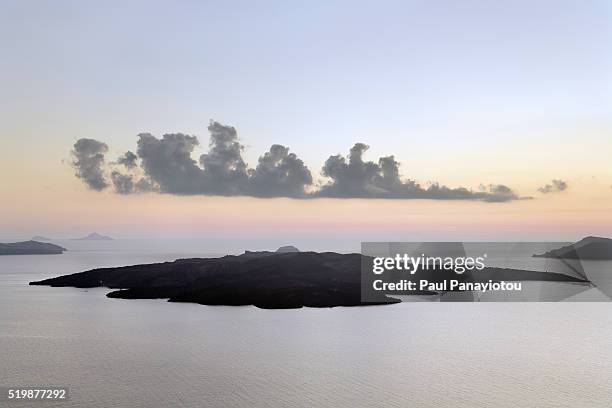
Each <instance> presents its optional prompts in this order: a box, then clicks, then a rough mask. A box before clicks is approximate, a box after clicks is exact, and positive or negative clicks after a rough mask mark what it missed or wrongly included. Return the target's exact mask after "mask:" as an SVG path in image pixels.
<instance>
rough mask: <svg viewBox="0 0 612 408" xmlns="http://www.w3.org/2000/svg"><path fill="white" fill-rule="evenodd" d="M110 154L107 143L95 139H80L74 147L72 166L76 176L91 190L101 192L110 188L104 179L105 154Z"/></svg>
mask: <svg viewBox="0 0 612 408" xmlns="http://www.w3.org/2000/svg"><path fill="white" fill-rule="evenodd" d="M106 152H108V146H107V145H106V143H102V142H99V141H97V140H94V139H79V140H77V142H76V143H75V144H74V146H73V150H72V152H71V153H72V157H73V161H72V166H73V167H74V168H75V170H76V173H75V175H76V176H77V177H78V178H80V179H81V180H83V182H84V183H85V184H87V186H88V187H89V188H91V189H94V190H97V191H101V190H104V189H105V188H106V187H108V182H107V181H106V179H105V177H104V171H103V166H104V154H105V153H106Z"/></svg>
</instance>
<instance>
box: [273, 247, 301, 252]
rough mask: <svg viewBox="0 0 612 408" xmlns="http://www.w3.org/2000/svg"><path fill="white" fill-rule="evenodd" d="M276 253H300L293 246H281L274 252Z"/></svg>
mask: <svg viewBox="0 0 612 408" xmlns="http://www.w3.org/2000/svg"><path fill="white" fill-rule="evenodd" d="M276 252H277V253H281V252H300V250H299V249H297V248H296V247H294V246H293V245H286V246H282V247H280V248H278V249H277V250H276Z"/></svg>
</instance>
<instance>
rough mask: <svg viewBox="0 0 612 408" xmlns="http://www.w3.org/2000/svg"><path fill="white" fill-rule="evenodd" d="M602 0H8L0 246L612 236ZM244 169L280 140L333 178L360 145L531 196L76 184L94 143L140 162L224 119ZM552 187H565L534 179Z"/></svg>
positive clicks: (0, 74)
mask: <svg viewBox="0 0 612 408" xmlns="http://www.w3.org/2000/svg"><path fill="white" fill-rule="evenodd" d="M611 47H612V3H610V2H608V1H584V2H577V1H537V2H533V1H505V2H491V1H461V2H458V1H370V2H358V1H346V2H342V1H321V2H318V1H312V2H297V1H296V2H293V1H291V2H281V1H264V2H249V1H244V2H240V1H218V2H217V1H209V2H206V1H197V2H196V1H194V2H188V1H168V2H152V1H147V2H144V1H143V2H137V1H129V2H89V1H83V2H81V1H71V2H68V1H47V2H45V1H7V0H5V1H2V2H1V3H0V53H1V54H0V55H1V57H0V214H1V216H0V240H2V239H7V240H8V239H13V238H18V237H22V238H27V237H29V236H32V235H36V234H40V235H47V236H57V237H69V236H74V235H79V234H82V233H86V232H91V231H94V230H95V231H99V232H101V233H106V234H110V235H114V236H117V237H126V238H138V237H155V236H172V237H199V236H204V235H211V234H213V235H218V236H232V235H235V234H240V235H241V236H247V237H253V239H257V237H261V236H279V237H282V239H283V240H284V241H293V242H300V240H301V239H306V238H305V237H307V239H309V240H322V242H324V241H325V240H326V239H329V240H332V239H335V240H344V241H351V242H353V241H354V242H360V241H364V240H374V239H377V240H425V239H462V240H481V239H485V240H493V239H495V240H506V239H509V238H511V239H538V240H540V239H543V240H572V239H577V238H580V237H582V236H584V235H603V236H611V235H612V211H611V209H612V189H611V188H610V186H611V185H612V165H611V164H610V163H611V161H610V157H611V154H612V52H610V50H611V49H612V48H611ZM211 119H214V120H216V121H219V122H221V123H223V124H226V125H231V126H234V127H235V128H236V129H237V131H238V135H239V137H240V141H241V142H242V143H243V144H244V145H245V146H246V150H245V151H244V153H243V155H244V157H245V160H246V161H247V162H248V163H249V165H251V166H254V165H256V164H257V159H258V157H259V156H260V155H261V154H263V153H264V152H265V151H267V150H268V149H269V148H270V145H272V144H275V143H278V144H282V145H285V146H288V147H289V148H290V149H291V151H292V152H295V153H296V154H297V155H298V156H299V158H301V159H302V160H303V161H304V163H305V164H306V165H307V166H308V168H309V169H310V170H311V171H312V173H313V175H314V176H315V177H316V178H317V179H321V180H322V181H324V178H323V177H322V176H321V175H320V170H321V167H322V166H323V163H324V162H325V160H326V159H327V158H328V157H329V156H330V155H334V154H338V153H341V154H343V155H346V154H347V153H348V150H349V149H350V147H351V146H353V144H354V143H356V142H363V143H366V144H368V145H369V146H370V150H368V151H367V153H366V158H367V159H370V160H374V161H376V160H377V159H378V157H380V156H386V155H394V156H395V158H396V159H397V160H398V161H399V162H400V163H401V167H400V173H401V174H402V175H403V176H404V177H407V178H410V179H415V180H418V181H420V182H422V183H427V182H428V181H437V182H439V183H442V184H444V185H447V186H450V187H459V186H463V187H466V188H470V189H477V188H478V186H479V185H480V184H489V183H501V184H504V185H507V186H509V187H511V188H512V189H513V190H515V191H517V192H518V193H520V194H521V195H522V196H533V197H534V199H533V200H519V201H511V202H505V203H485V202H474V201H441V200H384V199H327V198H326V199H315V200H296V199H289V198H274V199H258V198H249V197H211V196H203V195H199V196H173V195H168V194H157V193H145V194H133V195H128V196H122V195H118V194H114V193H112V192H111V191H103V192H97V191H93V190H91V189H88V188H87V187H86V186H85V185H84V184H83V183H82V182H81V181H80V180H78V179H77V178H76V177H75V176H74V173H75V171H74V169H73V168H72V167H71V165H70V162H71V156H70V150H71V149H72V146H73V144H74V143H75V142H76V141H77V140H78V139H80V138H92V139H96V140H101V141H103V142H105V143H107V144H108V146H109V147H110V151H109V153H108V157H109V159H115V158H116V157H118V156H119V155H120V154H122V153H123V152H125V151H126V150H132V151H135V149H136V142H137V135H138V134H139V133H141V132H150V133H152V134H154V135H156V136H158V137H160V136H161V135H163V134H164V133H174V132H183V133H187V134H191V135H197V136H198V138H199V139H200V143H201V146H200V147H198V148H197V149H196V151H195V152H194V159H196V160H197V157H199V155H200V154H202V153H204V152H205V151H206V149H207V143H208V132H207V129H206V127H207V126H208V122H209V120H211ZM553 179H557V180H563V181H565V182H567V185H568V187H567V189H566V190H565V191H561V192H553V193H548V194H543V193H541V192H538V188H540V187H542V186H544V185H546V184H549V183H551V181H552V180H553Z"/></svg>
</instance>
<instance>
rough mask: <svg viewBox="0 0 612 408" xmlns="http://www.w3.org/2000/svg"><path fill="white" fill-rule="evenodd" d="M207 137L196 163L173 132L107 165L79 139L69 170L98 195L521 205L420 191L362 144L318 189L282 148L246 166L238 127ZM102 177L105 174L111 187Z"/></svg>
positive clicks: (98, 148)
mask: <svg viewBox="0 0 612 408" xmlns="http://www.w3.org/2000/svg"><path fill="white" fill-rule="evenodd" d="M208 131H209V133H210V141H209V146H208V152H207V153H205V154H202V155H201V156H200V157H199V158H198V160H197V161H196V160H195V159H194V158H193V157H192V154H193V152H194V149H195V148H196V147H197V146H198V145H199V140H198V138H197V137H196V136H191V135H186V134H183V133H170V134H165V135H163V136H162V137H161V138H157V137H155V136H153V135H151V134H150V133H141V134H139V135H138V142H137V150H136V153H133V152H130V151H128V152H126V153H125V154H123V155H122V156H120V157H119V158H118V159H117V160H116V161H115V162H110V163H109V165H108V166H107V165H106V161H105V154H106V153H107V152H108V146H107V145H106V144H105V143H103V142H99V141H96V140H93V139H79V140H78V141H77V142H76V143H75V145H74V149H73V151H72V154H73V156H74V158H75V160H74V161H73V163H72V164H73V166H74V168H75V169H76V175H77V177H79V178H80V179H81V180H83V181H84V182H85V183H86V184H87V185H88V186H89V187H90V188H92V189H94V190H98V191H100V190H103V189H105V188H107V187H109V186H110V185H111V184H112V186H113V189H114V191H115V192H116V193H118V194H133V193H141V192H147V191H153V192H159V193H164V194H175V195H217V196H251V197H288V198H299V199H307V198H378V199H433V200H474V201H485V202H506V201H512V200H519V199H522V197H519V195H518V194H516V193H515V192H514V191H513V190H512V189H510V188H509V187H507V186H505V185H502V184H490V185H487V186H483V185H481V186H480V188H479V190H478V191H472V190H468V189H466V188H464V187H458V188H450V187H446V186H444V185H440V184H438V183H430V184H429V185H428V186H426V187H423V186H421V185H420V184H419V183H417V182H416V181H414V180H410V179H404V178H402V177H401V176H400V172H399V167H400V163H399V162H398V161H396V160H395V157H394V156H386V157H381V158H379V159H378V161H376V162H374V161H366V160H364V153H365V152H366V151H367V150H368V148H369V146H367V145H366V144H363V143H356V144H355V145H354V146H353V147H352V148H351V149H350V151H349V154H348V156H347V157H344V156H342V155H340V154H337V155H332V156H330V157H329V158H328V159H327V160H326V161H325V164H324V166H323V168H322V169H321V175H322V176H323V177H324V178H325V179H326V180H325V181H324V182H322V183H316V182H315V180H314V178H313V175H312V173H311V171H310V169H309V168H308V167H307V166H306V165H305V164H304V162H303V161H302V160H301V159H299V158H298V156H297V155H296V154H295V153H293V152H290V149H289V148H288V147H286V146H283V145H280V144H274V145H272V146H271V147H270V149H269V151H267V152H265V153H264V154H263V155H262V156H260V157H259V159H258V161H257V165H256V166H255V168H249V166H248V165H247V163H246V162H245V160H244V158H243V157H242V154H243V152H244V149H245V148H244V146H243V145H242V144H241V143H240V141H239V139H238V134H237V132H236V129H235V128H233V127H231V126H225V125H222V124H220V123H218V122H214V121H211V123H210V125H209V126H208ZM106 173H110V176H109V179H110V182H109V181H107V179H106V176H105V174H106ZM555 181H558V180H555ZM555 181H553V183H554V182H555ZM551 188H552V187H551Z"/></svg>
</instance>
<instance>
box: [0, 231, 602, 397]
mask: <svg viewBox="0 0 612 408" xmlns="http://www.w3.org/2000/svg"><path fill="white" fill-rule="evenodd" d="M60 244H63V245H64V246H67V247H68V248H69V249H70V251H68V252H66V253H65V254H63V255H38V256H1V257H0V386H13V387H26V386H57V387H59V386H67V387H69V389H70V400H69V401H67V402H64V403H57V404H52V403H41V402H37V403H35V404H32V403H30V404H23V406H61V407H133V406H135V407H290V406H294V407H347V408H352V407H390V406H391V407H456V408H474V407H502V408H503V407H508V408H510V407H511V408H516V407H551V408H552V407H555V408H558V407H572V408H576V407H601V408H604V407H605V408H609V407H610V406H612V303H607V302H602V303H402V304H398V305H393V306H375V307H362V308H334V309H300V310H260V309H257V308H254V307H209V306H200V305H195V304H173V303H167V302H165V301H163V300H122V299H108V298H106V297H105V296H104V295H105V293H106V292H107V290H106V289H93V290H92V289H89V290H83V289H75V288H49V287H41V286H28V282H29V281H32V280H39V279H43V278H47V277H52V276H57V275H63V274H66V273H72V272H80V271H84V270H87V269H91V268H94V267H102V266H120V265H129V264H138V263H146V262H158V261H165V260H174V259H176V258H181V257H195V256H207V255H209V256H214V254H206V252H205V251H202V250H200V248H198V247H197V246H195V245H194V246H193V247H192V248H190V249H188V250H185V249H184V248H185V247H184V245H182V246H181V247H180V248H183V249H180V248H179V247H178V246H177V248H175V249H172V248H171V247H169V246H165V245H153V244H151V243H150V242H149V243H146V242H144V241H143V242H141V243H138V242H130V243H126V242H121V241H114V242H95V243H92V242H60ZM2 404H5V402H0V406H2ZM10 406H13V405H10ZM14 406H19V405H18V404H14Z"/></svg>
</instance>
